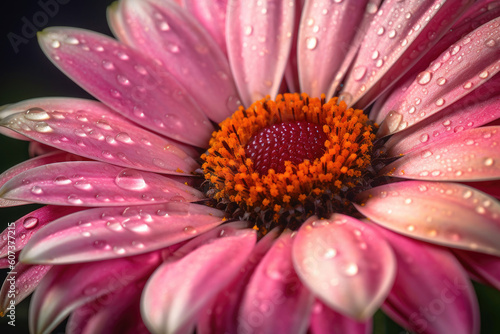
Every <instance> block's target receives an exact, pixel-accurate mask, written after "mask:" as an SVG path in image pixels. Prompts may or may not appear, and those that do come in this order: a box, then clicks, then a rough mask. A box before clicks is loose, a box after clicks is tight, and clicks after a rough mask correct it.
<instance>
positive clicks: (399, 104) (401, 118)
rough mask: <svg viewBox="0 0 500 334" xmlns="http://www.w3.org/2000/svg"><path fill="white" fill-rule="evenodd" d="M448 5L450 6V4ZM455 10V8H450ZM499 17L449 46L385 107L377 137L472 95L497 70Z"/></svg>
mask: <svg viewBox="0 0 500 334" xmlns="http://www.w3.org/2000/svg"><path fill="white" fill-rule="evenodd" d="M450 5H451V4H450ZM453 6H454V5H453ZM499 26H500V17H499V18H496V19H494V20H492V21H490V22H488V23H486V24H484V25H482V26H481V27H479V28H478V29H476V30H474V31H473V32H471V33H470V34H468V35H467V36H465V37H463V38H462V39H461V40H460V41H458V42H457V43H455V44H454V45H452V46H450V47H449V49H448V50H446V51H445V52H443V53H442V54H441V56H440V57H439V58H438V59H436V60H435V61H434V62H433V63H431V64H430V66H429V67H428V68H427V69H426V70H425V71H422V72H421V73H419V74H418V75H417V77H416V78H415V80H414V81H413V82H412V84H411V85H410V86H409V87H408V89H406V90H405V91H404V92H403V91H402V90H398V91H396V93H395V94H397V95H398V96H394V97H391V98H390V100H389V102H388V103H386V104H384V106H383V107H382V109H381V111H380V113H379V114H378V117H377V120H376V121H377V122H380V121H381V120H383V119H384V117H385V120H384V124H383V125H382V127H381V129H380V131H379V134H378V135H379V136H384V135H388V134H391V133H395V132H398V131H401V130H403V129H405V128H407V127H410V126H412V125H414V124H416V123H418V122H419V121H421V120H423V119H425V118H427V117H429V116H431V115H433V114H435V113H436V112H438V111H440V110H442V109H444V108H446V107H447V106H449V105H451V104H453V103H454V102H456V101H458V100H459V99H460V98H461V97H463V96H465V95H467V94H469V93H471V92H472V91H474V90H475V89H477V88H478V87H480V86H481V85H482V84H483V83H485V82H486V81H487V80H489V79H491V78H492V77H493V76H494V75H495V74H496V73H498V71H499V70H500V60H499V54H500V29H498V27H499Z"/></svg>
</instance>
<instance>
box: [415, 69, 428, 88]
mask: <svg viewBox="0 0 500 334" xmlns="http://www.w3.org/2000/svg"><path fill="white" fill-rule="evenodd" d="M431 79H432V73H431V72H429V71H423V72H420V74H419V75H418V76H417V82H418V83H419V84H420V85H427V84H428V83H429V82H430V81H431Z"/></svg>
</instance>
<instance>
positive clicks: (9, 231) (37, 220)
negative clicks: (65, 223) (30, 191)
mask: <svg viewBox="0 0 500 334" xmlns="http://www.w3.org/2000/svg"><path fill="white" fill-rule="evenodd" d="M83 209H85V208H80V207H71V206H52V205H47V206H44V207H42V208H40V209H37V210H35V211H32V212H30V213H28V214H27V215H25V216H23V217H21V218H19V219H18V220H17V221H15V222H14V223H9V226H8V227H7V228H6V229H5V230H3V232H2V233H1V234H0V257H6V256H7V255H8V254H9V251H10V252H17V251H19V250H21V249H23V248H24V246H25V245H26V244H27V243H28V241H29V240H30V239H31V237H32V236H33V235H34V234H35V233H36V232H38V230H40V229H41V228H42V227H44V226H45V225H47V224H48V223H50V222H52V221H54V220H56V219H58V218H60V217H63V216H66V215H69V214H71V213H74V212H77V211H80V210H83Z"/></svg>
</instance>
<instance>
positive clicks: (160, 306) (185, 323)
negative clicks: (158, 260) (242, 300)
mask: <svg viewBox="0 0 500 334" xmlns="http://www.w3.org/2000/svg"><path fill="white" fill-rule="evenodd" d="M255 241H256V235H255V233H254V231H252V230H245V231H241V232H240V233H239V234H236V235H233V236H228V237H222V238H218V239H215V240H212V241H211V242H210V243H207V244H205V245H203V246H201V247H199V248H197V249H196V250H194V251H193V252H191V253H190V254H188V255H186V256H185V257H183V258H182V259H180V260H178V261H175V262H165V263H164V264H163V265H161V266H160V267H159V268H158V269H157V270H156V271H155V272H154V274H153V275H152V276H151V278H150V279H149V281H148V283H147V284H146V288H145V290H144V293H143V296H142V305H141V311H142V317H143V319H144V321H145V322H146V325H147V326H148V328H149V329H150V330H151V331H152V332H154V333H188V332H190V330H191V331H192V329H193V328H194V325H195V322H196V320H197V318H198V314H199V312H200V311H201V309H202V308H203V307H205V306H206V304H207V303H208V302H210V300H211V299H212V298H213V297H214V296H215V295H216V294H217V293H218V292H219V291H220V290H221V289H223V288H224V287H225V286H226V285H227V284H228V283H229V282H231V280H232V279H233V277H235V276H236V275H237V273H238V271H239V269H240V268H241V266H242V265H243V264H244V263H245V261H246V259H247V257H248V255H249V254H250V252H251V251H252V249H253V247H254V244H255Z"/></svg>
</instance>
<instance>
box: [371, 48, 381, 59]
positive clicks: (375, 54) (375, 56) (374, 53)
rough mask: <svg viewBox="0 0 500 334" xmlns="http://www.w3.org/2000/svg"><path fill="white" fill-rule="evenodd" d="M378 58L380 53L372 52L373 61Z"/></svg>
mask: <svg viewBox="0 0 500 334" xmlns="http://www.w3.org/2000/svg"><path fill="white" fill-rule="evenodd" d="M379 56H380V52H378V51H377V50H375V51H373V53H372V59H373V60H375V59H377V58H378V57H379Z"/></svg>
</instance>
